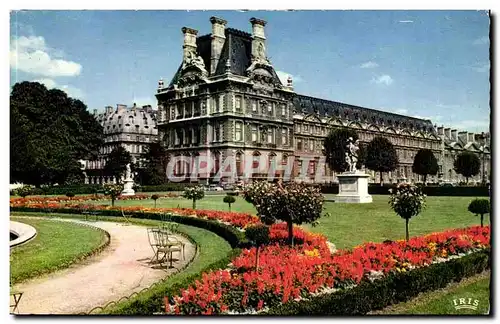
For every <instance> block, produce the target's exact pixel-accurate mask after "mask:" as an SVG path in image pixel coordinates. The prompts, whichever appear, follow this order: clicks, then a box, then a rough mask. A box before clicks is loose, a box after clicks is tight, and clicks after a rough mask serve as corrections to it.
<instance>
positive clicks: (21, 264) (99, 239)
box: [10, 217, 106, 284]
mask: <svg viewBox="0 0 500 324" xmlns="http://www.w3.org/2000/svg"><path fill="white" fill-rule="evenodd" d="M11 220H13V221H17V222H22V223H25V224H28V225H31V226H33V227H34V228H36V230H37V235H36V237H35V238H34V239H33V240H31V241H29V242H27V243H26V244H23V245H20V246H18V247H14V248H12V249H11V250H10V283H11V284H15V283H19V282H21V281H23V280H26V279H29V278H33V277H36V276H38V275H40V274H43V273H48V272H51V271H55V270H58V269H62V268H66V267H68V266H69V265H70V264H71V263H73V262H74V261H76V260H78V259H79V258H81V257H83V256H85V255H87V254H88V253H89V252H91V251H93V250H95V249H96V248H98V247H99V246H101V245H102V244H103V243H104V242H105V240H106V235H105V234H104V233H103V232H102V231H99V230H96V229H94V228H90V227H86V226H80V225H76V224H72V223H66V222H58V221H53V220H45V219H32V218H16V217H11Z"/></svg>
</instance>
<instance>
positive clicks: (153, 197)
mask: <svg viewBox="0 0 500 324" xmlns="http://www.w3.org/2000/svg"><path fill="white" fill-rule="evenodd" d="M158 198H160V196H158V195H157V194H154V195H152V196H151V199H153V200H154V201H155V208H156V201H157V200H158Z"/></svg>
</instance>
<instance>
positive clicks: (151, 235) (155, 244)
mask: <svg viewBox="0 0 500 324" xmlns="http://www.w3.org/2000/svg"><path fill="white" fill-rule="evenodd" d="M147 230H148V241H149V245H150V246H151V249H152V250H153V253H154V255H153V257H152V258H151V260H149V263H150V264H151V263H153V262H154V261H158V253H159V252H158V248H159V247H160V244H159V241H160V240H159V237H158V236H159V233H160V229H159V228H156V227H153V228H151V227H150V228H148V229H147Z"/></svg>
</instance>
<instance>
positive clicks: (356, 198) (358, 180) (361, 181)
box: [335, 171, 373, 203]
mask: <svg viewBox="0 0 500 324" xmlns="http://www.w3.org/2000/svg"><path fill="white" fill-rule="evenodd" d="M337 178H338V179H339V194H338V195H337V196H335V202H339V203H371V202H372V201H373V199H372V196H370V195H369V194H368V179H369V178H370V175H369V174H365V173H362V172H359V171H357V172H352V173H351V172H344V173H342V174H339V175H337Z"/></svg>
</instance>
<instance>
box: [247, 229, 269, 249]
mask: <svg viewBox="0 0 500 324" xmlns="http://www.w3.org/2000/svg"><path fill="white" fill-rule="evenodd" d="M245 237H246V238H247V239H248V241H250V242H251V243H252V244H253V245H254V246H261V245H264V244H268V243H269V240H270V238H269V227H268V226H266V225H262V224H260V225H253V226H248V227H247V228H246V229H245Z"/></svg>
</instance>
